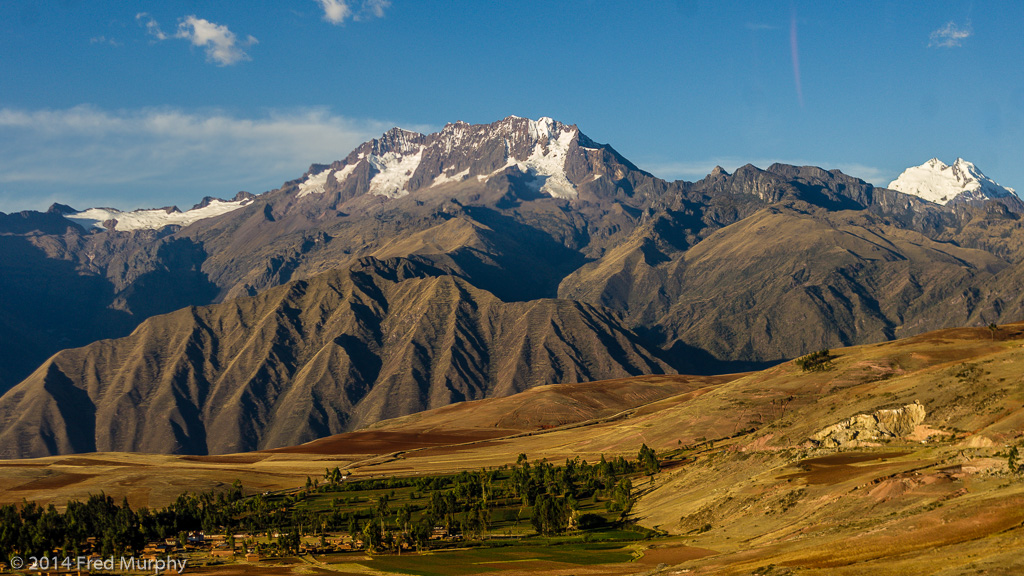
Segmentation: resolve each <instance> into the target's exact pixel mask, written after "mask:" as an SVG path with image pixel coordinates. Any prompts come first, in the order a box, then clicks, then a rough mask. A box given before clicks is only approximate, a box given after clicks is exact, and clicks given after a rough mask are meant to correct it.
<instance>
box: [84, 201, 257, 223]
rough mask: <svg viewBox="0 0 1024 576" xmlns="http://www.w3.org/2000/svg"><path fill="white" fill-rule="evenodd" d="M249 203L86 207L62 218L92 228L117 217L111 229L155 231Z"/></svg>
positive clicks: (219, 202) (217, 214) (191, 221)
mask: <svg viewBox="0 0 1024 576" xmlns="http://www.w3.org/2000/svg"><path fill="white" fill-rule="evenodd" d="M251 203H252V199H251V198H247V199H245V200H237V201H230V202H227V201H224V200H212V201H210V203H209V204H208V205H206V206H203V207H202V208H193V209H192V210H187V211H185V212H181V211H179V210H177V209H175V210H172V211H170V212H168V211H167V210H163V209H159V208H158V209H152V210H135V211H132V212H122V211H120V210H117V209H114V208H90V209H88V210H83V211H82V212H77V213H75V214H67V215H65V216H64V217H65V218H70V219H71V220H80V221H81V222H80V223H81V224H83V225H85V226H86V227H88V226H95V227H96V228H103V227H104V226H103V223H104V222H106V221H108V220H117V224H116V225H115V226H114V229H115V230H118V231H128V230H159V229H160V228H163V227H164V226H188V225H189V224H192V223H193V222H198V221H199V220H203V219H206V218H212V217H214V216H220V215H221V214H227V213H228V212H231V211H234V210H238V209H239V208H241V207H243V206H248V205H249V204H251Z"/></svg>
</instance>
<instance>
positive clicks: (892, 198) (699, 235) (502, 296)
mask: <svg viewBox="0 0 1024 576" xmlns="http://www.w3.org/2000/svg"><path fill="white" fill-rule="evenodd" d="M935 162H937V161H935ZM929 165H931V163H926V166H929ZM954 168H955V170H953V171H952V172H951V174H953V175H954V180H957V178H959V180H957V181H958V182H960V183H961V188H962V191H961V192H959V193H957V195H956V196H952V197H951V196H950V194H951V192H950V190H948V189H943V190H944V191H942V190H939V188H935V187H933V188H929V189H928V190H931V192H926V191H925V189H924V188H922V187H923V186H925V185H926V184H928V183H930V182H932V181H933V180H936V179H935V178H931V177H928V178H926V177H922V176H920V174H918V172H912V171H910V170H908V173H910V175H911V176H914V175H915V174H918V175H917V176H914V178H910V177H909V176H908V177H907V178H904V176H907V174H908V173H905V174H904V176H901V178H900V179H898V180H897V182H900V181H901V180H902V182H903V183H906V182H910V181H911V180H913V181H914V182H916V183H917V184H916V186H917V188H914V189H913V190H911V189H910V188H907V190H908V191H911V192H912V193H905V192H902V191H900V190H898V189H883V188H876V187H873V186H872V185H870V184H868V183H866V182H864V181H862V180H859V179H857V178H853V177H850V176H848V175H845V174H843V173H841V172H839V171H838V170H824V169H821V168H817V167H810V166H804V167H797V166H788V165H781V164H775V165H772V166H769V167H768V168H765V169H760V168H757V167H754V166H751V165H747V166H743V167H741V168H739V169H737V170H736V171H735V172H733V173H731V174H730V173H728V172H726V171H725V170H722V169H720V168H716V169H715V170H714V171H713V172H712V173H711V174H709V175H708V176H707V177H706V178H704V179H702V180H700V181H698V182H684V181H675V182H668V181H664V180H661V179H659V178H656V177H654V176H653V175H651V174H649V173H646V172H644V171H642V170H640V169H639V168H637V167H636V166H635V165H634V164H632V163H631V162H629V161H628V160H627V159H625V158H624V157H622V156H621V155H620V154H619V153H618V152H616V151H615V150H614V149H613V148H611V147H610V146H608V145H604V144H598V143H596V142H594V141H593V140H591V139H590V138H588V137H587V136H585V135H584V134H583V133H582V132H580V130H579V128H578V127H576V126H574V125H566V124H562V123H560V122H556V121H554V120H551V119H547V118H542V119H540V120H537V121H534V120H529V119H523V118H516V117H509V118H506V119H504V120H501V121H499V122H495V123H493V124H487V125H470V124H466V123H461V122H460V123H455V124H449V125H447V126H445V127H444V129H442V130H441V131H439V132H437V133H434V134H419V133H415V132H409V131H405V130H401V129H398V128H396V129H393V130H391V131H389V132H387V133H386V134H384V135H382V136H381V137H380V138H378V139H374V140H371V141H370V142H367V143H365V144H363V145H361V146H360V147H358V148H357V149H356V150H354V151H352V152H351V153H350V154H349V155H348V156H347V157H346V158H344V159H342V160H339V161H337V162H334V163H332V164H314V165H312V166H311V167H310V169H309V170H308V171H307V172H306V173H305V174H303V175H302V176H301V177H299V178H297V179H295V180H292V181H289V182H286V183H285V184H284V185H282V186H281V187H280V188H278V189H276V190H272V191H269V192H265V193H263V194H260V195H257V196H253V195H249V194H240V195H239V196H236V197H235V198H234V199H232V200H223V201H222V200H216V199H208V200H207V201H205V202H204V203H201V204H200V205H197V206H196V207H194V208H193V209H191V210H188V211H185V212H181V211H179V210H177V209H176V208H168V209H165V210H158V211H146V212H145V213H122V212H119V211H115V210H111V209H105V210H99V209H90V210H85V211H78V210H75V209H72V208H70V207H67V206H61V205H55V206H54V207H52V208H51V209H50V210H49V211H48V212H46V213H38V212H22V213H19V214H9V215H0V272H2V275H0V296H2V297H3V301H4V303H5V304H4V306H3V308H2V310H0V334H2V337H3V339H4V341H3V342H0V350H2V352H0V390H7V391H6V393H5V394H4V395H3V396H2V397H0V439H2V440H3V442H2V443H0V445H2V446H3V448H2V449H0V450H2V453H0V455H2V456H5V457H27V456H41V455H47V454H58V453H69V452H82V451H96V450H104V451H120V450H133V451H147V452H166V453H191V454H207V453H223V452H237V451H242V450H251V449H264V448H274V447H279V446H286V445H292V444H297V443H300V442H305V441H308V440H312V439H315V438H318V437H322V436H327V435H330V434H336V433H339V432H344V431H349V430H354V429H356V428H359V427H363V426H367V425H370V424H372V423H373V422H376V421H378V420H381V419H383V418H389V417H395V416H402V415H404V414H410V413H414V412H418V411H421V410H425V409H430V408H439V407H441V406H444V405H447V404H450V403H453V402H459V401H463V400H473V399H478V398H484V397H494V396H506V395H509V394H512V393H514V392H518V391H522V390H525V389H527V388H531V387H534V386H537V385H542V384H550V383H556V382H586V381H590V380H598V379H607V378H618V377H624V376H629V375H638V374H651V373H673V372H683V373H722V372H729V371H738V370H745V369H750V368H754V367H759V366H764V365H770V364H773V363H777V362H780V361H782V360H785V359H789V358H793V357H796V356H799V355H802V354H805V353H807V352H810V351H813V350H817V349H820V348H825V347H834V346H841V345H852V344H862V343H868V342H876V341H881V340H889V339H893V338H897V337H903V336H909V335H914V334H918V333H922V332H924V331H927V330H932V329H938V328H944V327H948V326H958V325H972V324H974V325H978V324H983V325H987V324H989V323H992V322H1007V321H1012V320H1016V319H1019V318H1021V317H1022V316H1024V291H1022V288H1024V268H1022V264H1021V262H1022V260H1024V242H1022V241H1024V232H1022V230H1021V213H1022V212H1024V206H1022V205H1021V202H1020V200H1019V199H1017V197H1016V195H1015V194H1013V193H1012V190H1010V192H1009V195H999V194H1000V193H998V192H994V191H993V190H995V189H994V188H992V187H991V186H988V184H987V183H988V182H990V180H988V179H984V177H983V175H981V173H980V171H977V169H976V168H974V167H973V165H969V163H966V162H963V161H958V162H957V163H956V164H954ZM930 170H932V172H936V171H937V172H936V173H938V174H940V175H942V174H943V169H942V168H941V167H938V164H934V166H932V168H931V169H930ZM965 174H966V175H967V176H963V175H965ZM957 175H960V176H957ZM968 179H970V180H971V182H967V180H968ZM897 182H894V184H893V185H891V187H892V188H900V187H903V186H904V184H903V183H900V184H899V185H897ZM972 182H973V183H974V184H978V183H979V182H982V183H981V184H978V186H977V187H974V186H973V184H972ZM993 184H994V183H993ZM936 190H938V191H939V192H941V194H942V195H940V196H935V194H938V193H939V192H935V191H936ZM1004 190H1009V189H1004ZM933 192H934V194H933ZM964 194H966V196H964ZM932 196H935V198H934V199H933V198H932ZM962 196H963V197H962ZM961 197H962V198H961ZM958 198H959V199H960V200H957V199H958ZM938 200H944V201H943V202H938ZM208 214H209V215H208ZM96 224H99V226H97V225H96Z"/></svg>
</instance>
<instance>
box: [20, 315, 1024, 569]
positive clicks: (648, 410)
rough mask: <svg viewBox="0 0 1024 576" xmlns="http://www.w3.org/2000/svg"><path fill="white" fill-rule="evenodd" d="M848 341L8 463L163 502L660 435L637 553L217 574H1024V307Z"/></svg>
mask: <svg viewBox="0 0 1024 576" xmlns="http://www.w3.org/2000/svg"><path fill="white" fill-rule="evenodd" d="M832 358H833V359H832V361H831V364H830V365H829V366H828V369H826V370H822V371H813V372H805V371H802V370H801V369H800V368H799V367H798V366H797V365H796V364H795V363H787V364H782V365H779V366H776V367H774V368H771V369H768V370H765V371H761V372H756V373H751V374H744V375H733V376H729V377H717V378H709V379H707V380H706V381H697V380H693V379H691V380H688V381H686V382H685V388H684V389H682V390H676V391H675V392H676V393H675V394H674V395H670V396H668V397H665V398H662V399H658V400H654V401H648V402H644V403H641V404H638V405H636V406H628V407H622V406H620V407H618V408H622V409H621V410H619V411H617V412H614V413H602V414H601V415H600V416H598V417H596V418H590V419H581V420H580V421H577V422H569V423H560V424H558V425H557V426H553V427H550V428H547V427H545V426H541V428H543V429H536V427H534V429H532V430H526V429H516V428H514V427H513V428H496V427H495V426H494V423H493V420H492V423H491V425H490V427H489V428H488V426H487V425H486V422H485V421H486V420H487V419H486V418H483V419H481V420H479V421H474V420H473V419H472V418H468V417H467V413H466V412H465V411H463V412H461V413H460V412H459V411H458V410H455V409H452V408H449V409H448V410H453V411H451V412H449V413H447V416H444V417H441V416H438V415H437V414H434V415H431V414H430V413H425V414H422V415H414V416H412V417H407V418H406V419H401V420H400V421H396V422H395V423H384V424H382V425H379V426H377V427H375V428H374V429H373V430H367V431H363V432H358V433H354V434H352V435H347V436H346V435H343V436H338V437H333V438H331V439H325V440H321V441H317V442H314V443H311V444H309V445H306V446H305V447H296V448H294V449H288V450H277V451H267V452H257V453H249V454H237V455H225V456H210V457H186V456H158V455H138V454H85V455H76V456H62V457H51V458H44V459H36V460H26V461H3V462H0V499H2V500H3V501H4V502H20V501H21V500H22V498H25V499H28V500H39V501H41V502H43V503H46V502H53V503H57V504H60V503H61V502H62V500H67V499H69V498H83V497H84V495H86V494H88V493H90V492H98V491H99V490H104V491H106V493H108V494H112V495H114V496H115V498H118V499H119V498H120V497H121V496H122V495H126V496H128V498H129V500H130V501H131V502H132V504H133V505H148V506H155V505H161V504H163V503H166V502H167V501H168V500H169V499H171V498H173V497H174V495H175V494H177V493H180V492H182V491H185V490H192V491H196V490H201V489H206V488H209V487H216V486H217V485H227V484H230V483H231V482H232V481H234V480H235V479H236V478H242V479H243V482H244V484H245V486H246V488H248V489H253V490H257V491H274V490H281V489H286V488H295V487H296V486H299V485H301V483H302V482H303V481H304V480H305V478H306V477H307V476H311V477H318V476H320V475H322V474H323V471H324V469H325V468H333V467H334V466H339V467H341V468H342V469H347V470H351V471H352V474H353V477H355V478H359V479H364V478H374V477H388V476H395V475H397V476H417V475H429V474H438V473H452V472H457V471H460V470H479V469H481V468H487V467H491V468H493V467H497V466H501V465H505V464H511V463H514V462H515V461H516V457H517V455H518V454H520V453H525V454H528V455H529V457H530V459H531V460H533V459H538V458H545V459H547V460H549V461H551V462H554V463H556V464H557V463H559V462H563V461H565V460H566V459H567V458H574V457H576V456H579V457H580V458H582V459H586V460H588V461H590V462H594V461H596V460H597V459H598V458H599V457H600V455H601V454H605V455H616V454H620V455H635V454H636V450H637V448H638V447H639V446H640V445H641V444H647V445H648V446H651V447H653V448H655V449H656V450H657V451H658V453H659V456H660V457H661V458H662V469H661V471H660V472H658V473H656V474H654V475H653V476H649V477H648V476H644V477H642V478H638V479H636V480H635V481H634V484H633V488H634V491H635V497H636V498H637V499H638V500H637V503H636V504H635V506H634V507H633V509H632V511H631V516H632V518H633V519H634V520H636V521H637V522H638V523H639V524H640V525H642V526H645V527H648V528H650V529H654V530H656V531H660V532H661V533H663V534H665V536H664V537H662V538H656V539H653V540H648V541H644V542H637V543H635V544H629V545H622V546H620V548H623V549H625V548H629V549H630V550H631V551H632V552H631V556H630V558H629V559H628V561H623V560H624V559H623V558H618V559H614V558H613V559H612V561H610V562H599V563H596V564H588V565H585V566H584V565H573V566H563V565H560V564H559V562H560V560H558V559H557V558H546V557H545V558H541V554H542V553H541V552H540V551H537V552H536V553H530V554H529V556H530V557H528V558H510V557H504V556H502V554H503V553H502V552H494V553H493V554H495V555H496V557H495V559H493V560H488V559H481V558H477V557H475V556H474V554H480V553H481V552H479V551H461V552H460V551H445V552H435V553H432V554H430V555H429V556H424V557H416V556H411V557H408V559H406V556H403V558H402V559H401V560H399V559H398V558H397V557H391V556H386V557H385V556H378V557H373V558H372V559H370V560H353V559H348V560H344V561H341V560H342V559H330V558H327V559H321V558H318V557H310V558H306V557H303V558H302V559H298V560H296V563H295V564H291V565H287V564H281V565H278V566H270V565H265V563H260V564H259V565H258V568H257V567H253V566H244V567H242V566H223V567H216V568H208V569H203V572H204V573H210V574H234V573H257V574H260V573H262V574H285V573H288V574H300V573H305V574H311V573H324V574H326V573H331V574H339V573H340V574H345V573H352V574H383V573H409V574H435V573H445V574H473V573H488V574H496V575H509V576H511V575H513V574H520V573H522V574H526V573H530V574H552V575H554V574H595V575H597V574H609V575H611V574H716V575H718V574H726V575H727V574H760V575H781V574H807V575H825V574H829V575H832V574H839V575H842V574H850V575H854V574H865V573H871V574H893V575H896V574H915V575H916V574H932V575H936V576H953V575H961V574H963V575H966V574H1020V573H1024V554H1022V553H1021V552H1022V551H1024V477H1022V475H1021V474H1020V473H1018V472H1016V471H1015V470H1013V469H1012V468H1011V464H1012V465H1013V466H1014V467H1016V466H1019V461H1018V460H1016V459H1015V457H1014V456H1013V454H1012V453H1011V450H1012V449H1013V448H1014V447H1017V446H1020V445H1021V443H1022V436H1024V410H1022V406H1024V378H1022V376H1021V374H1024V325H1020V324H1018V325H1008V326H1002V327H999V328H998V329H997V330H993V331H990V330H987V329H983V328H982V329H960V330H946V331H942V332H936V333H930V334H926V335H922V336H918V337H915V338H910V339H906V340H900V341H896V342H890V343H883V344H877V345H870V346H858V347H853V348H847V349H842V350H834V351H832ZM658 378H663V379H671V378H675V377H658ZM678 378H685V377H678ZM637 381H638V382H642V381H643V379H642V378H641V379H637ZM662 383H663V384H664V385H666V386H668V385H670V383H671V382H670V380H663V381H662ZM648 384H649V382H648ZM600 385H601V384H600V383H594V384H593V386H595V387H598V386H600ZM674 385H676V386H681V385H683V384H681V383H680V382H679V381H676V382H675V384H674ZM576 386H582V385H576ZM550 388H551V389H552V390H554V391H557V390H558V389H559V387H557V386H554V387H550ZM549 392H550V391H549ZM546 393H547V392H546ZM545 398H546V397H545ZM562 400H564V397H563V396H559V401H562ZM483 402H485V403H486V402H494V401H483ZM914 403H919V404H920V406H922V407H923V408H924V410H925V412H926V415H925V417H924V420H923V422H920V423H915V425H914V426H913V430H912V431H909V432H908V433H907V434H903V435H902V436H900V437H879V438H869V437H863V438H859V439H858V438H856V437H855V438H852V439H845V440H843V441H842V442H840V443H839V445H838V446H831V447H829V446H827V443H826V442H820V441H815V440H812V438H819V439H820V435H819V432H821V431H822V430H824V429H826V428H828V427H830V426H834V425H837V424H841V423H843V422H847V421H850V420H851V419H853V420H856V418H860V417H859V416H858V415H866V416H864V417H863V418H862V420H863V419H864V418H866V419H870V418H872V416H871V415H872V414H878V413H879V412H878V411H879V410H891V409H898V408H900V407H902V406H906V405H911V404H914ZM486 406H487V405H486V404H480V405H477V406H475V407H473V408H472V412H473V413H476V414H481V413H483V412H485V410H483V408H484V407H486ZM506 408H507V406H506ZM495 413H496V414H497V413H502V414H505V413H508V410H507V409H505V408H503V409H501V410H496V411H495ZM455 422H458V423H459V425H458V426H456V427H446V423H447V426H454V423H455ZM533 424H535V423H532V424H531V426H533ZM816 435H817V436H816ZM556 549H557V547H551V550H552V551H551V553H552V554H556V555H557V553H558V552H557V551H555V550H556ZM566 550H567V549H563V551H566ZM523 551H524V550H519V552H523ZM544 553H547V552H544ZM487 554H490V553H487ZM485 555H486V554H485ZM499 556H500V557H499ZM334 560H337V561H334ZM406 562H407V563H408V564H405V563H406ZM488 562H493V564H488ZM434 570H438V571H437V572H435V571H434Z"/></svg>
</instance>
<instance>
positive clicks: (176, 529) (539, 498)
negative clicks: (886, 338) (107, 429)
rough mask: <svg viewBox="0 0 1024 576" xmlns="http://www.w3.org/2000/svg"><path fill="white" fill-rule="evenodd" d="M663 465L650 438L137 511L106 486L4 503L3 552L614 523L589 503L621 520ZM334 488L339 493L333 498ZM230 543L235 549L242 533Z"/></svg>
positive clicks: (398, 542)
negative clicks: (636, 444) (59, 502)
mask: <svg viewBox="0 0 1024 576" xmlns="http://www.w3.org/2000/svg"><path fill="white" fill-rule="evenodd" d="M657 470H658V459H657V456H656V455H655V453H654V451H653V450H651V449H650V448H648V447H647V446H646V445H644V446H643V447H642V448H641V449H640V452H639V454H638V457H637V460H635V461H627V460H626V459H624V458H622V457H621V456H620V457H616V458H614V459H611V460H606V459H605V458H604V457H603V456H602V457H601V460H600V462H598V463H596V464H589V463H587V462H586V461H581V460H580V459H579V458H575V459H572V460H566V462H565V464H564V465H561V466H555V465H553V464H551V463H548V462H543V461H541V462H534V463H532V464H531V463H530V462H529V460H528V459H527V457H526V455H524V454H521V455H520V456H519V459H518V461H517V462H516V464H515V465H513V466H505V467H502V468H499V469H493V470H479V471H476V472H461V473H459V474H454V475H447V476H421V477H408V478H382V479H374V480H361V481H345V480H344V477H345V475H344V474H342V473H341V471H340V470H339V469H338V468H335V469H333V470H331V469H328V470H326V471H325V473H324V478H323V480H322V481H321V480H320V479H316V480H314V479H307V482H306V486H305V488H304V489H300V490H298V491H296V492H294V493H291V494H287V495H277V496H265V495H263V494H256V495H252V496H248V497H244V496H243V490H242V485H241V484H240V483H239V482H238V481H236V482H235V483H234V484H233V485H232V486H231V487H230V489H228V490H227V491H221V492H216V493H215V492H206V493H202V494H182V495H180V496H179V497H178V498H177V499H176V500H175V501H174V502H173V503H172V504H171V505H169V506H167V507H166V508H161V509H154V510H151V509H148V508H140V509H138V510H132V509H131V507H130V506H129V505H128V502H127V500H125V501H124V502H122V503H121V504H120V505H117V504H116V503H114V501H113V500H112V499H111V498H110V497H109V496H105V495H103V494H100V495H95V496H91V497H90V498H89V499H88V500H87V501H86V502H69V503H68V506H67V508H66V510H65V511H64V512H59V511H58V510H57V509H56V508H55V507H54V506H52V505H51V506H49V507H47V508H45V509H44V508H41V507H39V506H37V505H36V504H34V503H25V504H23V505H21V506H20V507H19V506H14V505H7V506H0V556H4V557H9V556H11V555H15V554H21V555H32V554H47V553H50V552H52V551H54V550H60V551H62V552H63V553H64V554H66V555H69V556H77V555H79V554H81V553H82V552H85V551H88V550H95V551H97V552H99V553H101V554H102V555H104V556H106V555H110V554H115V555H117V554H127V553H137V552H139V551H140V550H141V549H142V548H143V546H144V545H145V543H146V542H148V541H152V540H163V539H166V538H178V539H179V541H181V543H182V544H184V539H185V535H186V534H187V533H189V532H192V531H200V530H202V531H205V532H207V533H217V532H222V533H223V532H226V533H228V534H233V533H235V532H236V531H243V532H248V533H250V534H257V533H277V534H278V535H279V537H278V540H277V542H276V547H277V548H278V549H279V550H281V551H285V552H298V551H299V547H300V542H301V538H302V536H309V535H313V536H316V535H319V536H320V537H321V539H323V538H324V536H325V535H326V534H328V533H337V532H347V533H348V534H350V535H351V537H352V541H353V543H355V544H357V545H360V546H364V547H367V548H369V549H371V550H375V551H383V550H401V548H402V547H403V546H405V547H417V548H423V547H425V546H426V545H427V543H428V541H429V540H430V538H431V536H432V535H434V534H435V532H439V531H440V532H442V533H446V534H448V535H467V536H475V537H480V536H482V535H483V534H485V533H486V532H487V531H488V529H489V527H490V526H491V525H492V521H493V519H494V516H495V515H496V514H498V515H499V516H500V521H502V522H505V523H513V525H518V524H519V523H520V522H524V521H526V520H527V519H529V522H530V523H531V524H532V525H533V527H534V529H535V530H536V531H537V532H538V533H540V534H558V533H561V532H564V531H566V530H570V529H577V528H588V527H594V526H597V525H600V524H602V523H604V522H605V521H606V520H605V517H604V516H602V515H599V514H595V513H590V514H585V513H581V512H580V508H581V505H582V504H584V503H586V504H589V505H590V507H591V508H592V507H593V505H595V504H598V503H600V502H601V501H602V500H603V502H604V507H605V509H606V510H607V511H608V512H610V513H612V514H616V513H617V514H618V518H619V519H622V518H623V517H624V516H625V514H627V513H628V512H629V509H630V507H631V506H632V502H633V500H632V481H631V480H630V478H629V476H630V475H635V474H638V473H641V474H653V473H654V472H656V471H657ZM398 489H403V490H404V496H405V502H404V503H402V504H401V505H398V502H396V499H395V491H396V490H398ZM367 492H369V493H370V494H369V495H367V494H366V493H367ZM329 494H336V496H335V497H334V498H331V499H330V500H329V504H330V505H329V506H326V507H325V506H323V503H324V502H325V500H326V498H327V496H325V495H329ZM311 502H317V503H319V504H318V505H317V506H313V505H311V504H310V503H311ZM363 502H365V506H360V504H361V503H363ZM89 538H94V539H95V544H92V543H89V542H87V539H89ZM229 544H230V545H231V546H232V548H233V547H234V542H233V537H232V538H230V539H229ZM257 546H258V547H259V545H257ZM262 547H263V548H264V551H265V548H266V545H262Z"/></svg>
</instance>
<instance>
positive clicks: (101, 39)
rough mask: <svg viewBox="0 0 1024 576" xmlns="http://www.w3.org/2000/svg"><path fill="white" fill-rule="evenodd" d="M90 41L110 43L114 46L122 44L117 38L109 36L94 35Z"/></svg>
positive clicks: (92, 42)
mask: <svg viewBox="0 0 1024 576" xmlns="http://www.w3.org/2000/svg"><path fill="white" fill-rule="evenodd" d="M89 43H90V44H108V45H110V46H114V47H118V46H121V43H120V42H118V41H117V40H115V39H113V38H108V37H106V36H93V37H92V38H89Z"/></svg>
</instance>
